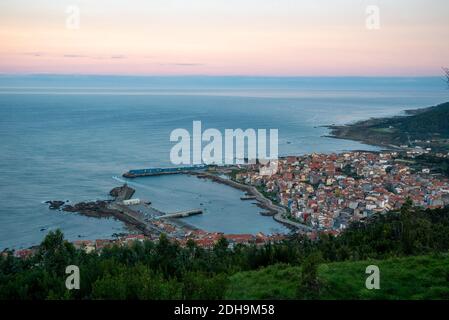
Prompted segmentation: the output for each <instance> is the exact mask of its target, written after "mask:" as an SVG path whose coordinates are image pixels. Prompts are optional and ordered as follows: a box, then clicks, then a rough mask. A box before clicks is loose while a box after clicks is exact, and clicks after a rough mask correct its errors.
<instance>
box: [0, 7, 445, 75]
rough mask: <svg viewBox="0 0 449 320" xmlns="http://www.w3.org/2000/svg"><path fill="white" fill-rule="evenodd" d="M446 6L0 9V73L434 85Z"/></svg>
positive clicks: (441, 58) (442, 59)
mask: <svg viewBox="0 0 449 320" xmlns="http://www.w3.org/2000/svg"><path fill="white" fill-rule="evenodd" d="M448 17H449V1H447V0H310V1H299V0H58V1H55V0H1V1H0V73H7V74H28V73H56V74H118V75H251V76H433V75H441V73H442V71H441V67H443V66H448V65H449V41H448V40H447V39H449V20H448Z"/></svg>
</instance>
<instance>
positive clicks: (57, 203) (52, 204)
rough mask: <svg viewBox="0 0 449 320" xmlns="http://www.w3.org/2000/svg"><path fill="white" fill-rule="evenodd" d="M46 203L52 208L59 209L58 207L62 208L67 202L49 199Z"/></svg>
mask: <svg viewBox="0 0 449 320" xmlns="http://www.w3.org/2000/svg"><path fill="white" fill-rule="evenodd" d="M45 203H48V204H49V206H48V207H49V208H50V209H52V210H57V209H60V208H61V206H63V205H64V203H65V202H64V201H60V200H49V201H45Z"/></svg>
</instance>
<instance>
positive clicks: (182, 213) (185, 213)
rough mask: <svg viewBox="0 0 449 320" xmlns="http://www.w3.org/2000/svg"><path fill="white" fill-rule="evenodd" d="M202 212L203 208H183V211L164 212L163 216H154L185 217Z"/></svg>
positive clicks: (164, 217)
mask: <svg viewBox="0 0 449 320" xmlns="http://www.w3.org/2000/svg"><path fill="white" fill-rule="evenodd" d="M202 213H203V210H201V209H193V210H185V211H179V212H173V213H168V214H164V215H163V216H159V217H156V219H166V218H185V217H190V216H193V215H196V214H202Z"/></svg>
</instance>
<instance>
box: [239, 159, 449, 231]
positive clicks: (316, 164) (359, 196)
mask: <svg viewBox="0 0 449 320" xmlns="http://www.w3.org/2000/svg"><path fill="white" fill-rule="evenodd" d="M427 152H428V151H427ZM420 154H422V151H421V150H418V151H416V150H414V151H408V152H407V155H408V156H409V157H410V158H413V157H414V156H416V155H420ZM437 156H439V157H447V155H443V154H439V155H437ZM409 163H410V161H408V160H404V159H402V157H401V156H400V154H399V152H379V153H375V152H346V153H342V154H315V153H314V154H310V155H304V156H297V157H296V156H291V157H286V158H284V159H280V160H278V161H277V164H276V171H275V172H269V170H270V169H269V168H266V167H263V166H260V165H257V164H256V165H253V166H251V167H250V168H249V169H248V170H245V171H242V172H239V173H237V174H236V175H235V179H236V180H237V181H241V182H242V183H245V184H250V185H254V186H256V187H258V188H259V189H261V190H263V191H264V192H265V193H266V194H268V195H272V197H273V199H274V200H277V201H278V202H279V203H280V204H281V205H282V206H285V207H287V208H288V213H287V215H288V218H289V219H292V220H294V221H298V222H300V223H304V224H306V225H309V226H311V227H313V230H314V231H315V232H312V233H310V235H316V232H317V231H322V232H328V233H332V234H334V235H338V234H339V233H340V232H341V231H342V230H344V229H345V228H347V226H348V225H349V223H351V222H352V221H357V220H360V219H362V218H365V217H370V216H372V215H374V214H383V213H386V212H388V211H390V210H396V209H399V208H400V207H401V206H402V205H403V204H404V203H405V202H406V201H407V200H408V199H410V201H411V202H412V204H413V205H414V206H417V207H423V208H430V209H432V208H440V207H444V206H445V205H448V204H449V181H448V179H446V178H444V177H442V176H440V175H437V174H433V173H432V172H431V170H430V168H422V169H421V171H418V172H416V170H413V169H412V168H411V167H410V166H409ZM267 171H268V172H267Z"/></svg>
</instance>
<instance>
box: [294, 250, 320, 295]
mask: <svg viewBox="0 0 449 320" xmlns="http://www.w3.org/2000/svg"><path fill="white" fill-rule="evenodd" d="M322 261H323V258H322V256H321V254H320V253H312V254H311V255H310V256H308V257H307V258H306V259H305V260H304V262H303V264H302V266H301V280H300V282H299V286H298V290H297V297H298V298H299V299H311V300H315V299H318V298H319V295H320V291H321V286H322V283H321V280H320V279H319V278H318V266H319V264H320V263H321V262H322Z"/></svg>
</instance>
